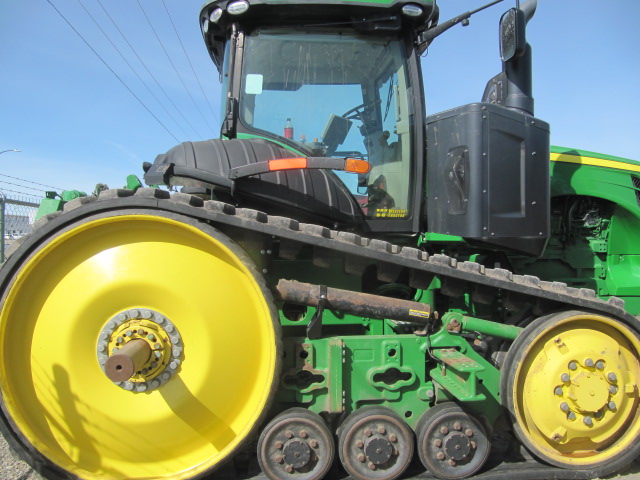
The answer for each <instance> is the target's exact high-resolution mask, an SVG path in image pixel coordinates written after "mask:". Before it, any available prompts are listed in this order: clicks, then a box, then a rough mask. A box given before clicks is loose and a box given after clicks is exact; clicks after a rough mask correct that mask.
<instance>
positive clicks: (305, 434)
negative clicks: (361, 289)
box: [298, 430, 309, 438]
mask: <svg viewBox="0 0 640 480" xmlns="http://www.w3.org/2000/svg"><path fill="white" fill-rule="evenodd" d="M298 435H299V436H300V438H307V437H308V436H309V434H308V433H307V431H306V430H300V433H299V434H298Z"/></svg>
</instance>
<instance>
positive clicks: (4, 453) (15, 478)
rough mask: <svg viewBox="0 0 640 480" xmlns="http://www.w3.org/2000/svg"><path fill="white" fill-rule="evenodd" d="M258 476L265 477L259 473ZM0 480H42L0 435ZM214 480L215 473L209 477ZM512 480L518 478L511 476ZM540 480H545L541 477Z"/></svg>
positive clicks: (634, 473)
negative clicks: (18, 457)
mask: <svg viewBox="0 0 640 480" xmlns="http://www.w3.org/2000/svg"><path fill="white" fill-rule="evenodd" d="M259 478H264V480H266V477H264V476H262V475H260V476H259ZM607 479H611V480H640V459H638V460H637V461H636V462H634V463H633V464H632V465H631V466H630V467H629V468H627V469H626V470H625V471H624V472H622V473H621V474H619V475H613V476H610V477H607ZM0 480H44V479H43V478H42V477H41V476H40V475H38V474H37V473H35V472H34V471H32V470H31V469H30V468H29V467H28V466H27V465H26V464H25V463H24V462H21V461H20V460H17V459H16V458H15V457H14V456H13V453H12V452H11V451H10V449H9V447H8V445H7V442H6V441H5V440H4V438H2V436H1V435H0ZM211 480H216V475H213V476H212V477H211ZM329 480H330V479H329ZM512 480H518V479H517V478H516V477H512ZM540 480H547V478H546V477H545V478H541V479H540Z"/></svg>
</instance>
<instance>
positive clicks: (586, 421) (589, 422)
mask: <svg viewBox="0 0 640 480" xmlns="http://www.w3.org/2000/svg"><path fill="white" fill-rule="evenodd" d="M584 424H585V425H587V426H589V427H590V426H591V425H593V419H592V418H591V417H589V416H588V415H587V416H586V417H584Z"/></svg>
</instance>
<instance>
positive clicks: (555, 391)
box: [553, 387, 562, 396]
mask: <svg viewBox="0 0 640 480" xmlns="http://www.w3.org/2000/svg"><path fill="white" fill-rule="evenodd" d="M553 393H555V394H556V395H558V396H560V395H562V387H556V389H555V390H554V391H553Z"/></svg>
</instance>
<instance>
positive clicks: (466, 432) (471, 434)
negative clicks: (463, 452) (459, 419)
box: [464, 428, 473, 437]
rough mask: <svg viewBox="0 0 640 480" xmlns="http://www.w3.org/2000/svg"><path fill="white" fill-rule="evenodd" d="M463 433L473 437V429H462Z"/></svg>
mask: <svg viewBox="0 0 640 480" xmlns="http://www.w3.org/2000/svg"><path fill="white" fill-rule="evenodd" d="M464 434H465V435H466V436H467V437H473V430H471V429H470V428H467V429H466V430H465V431H464Z"/></svg>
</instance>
